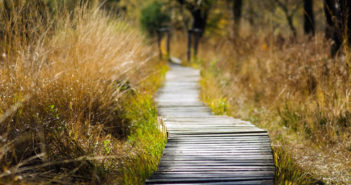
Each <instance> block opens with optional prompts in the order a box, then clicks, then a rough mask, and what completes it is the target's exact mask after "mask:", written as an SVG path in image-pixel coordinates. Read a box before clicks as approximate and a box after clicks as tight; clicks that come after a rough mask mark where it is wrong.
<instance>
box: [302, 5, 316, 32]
mask: <svg viewBox="0 0 351 185" xmlns="http://www.w3.org/2000/svg"><path fill="white" fill-rule="evenodd" d="M303 8H304V31H305V34H307V35H309V34H312V35H314V34H315V21H314V13H313V0H304V1H303Z"/></svg>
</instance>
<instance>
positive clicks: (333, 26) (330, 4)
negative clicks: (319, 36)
mask: <svg viewBox="0 0 351 185" xmlns="http://www.w3.org/2000/svg"><path fill="white" fill-rule="evenodd" d="M274 1H275V3H276V4H277V6H278V7H280V8H281V9H282V10H283V12H284V14H285V17H286V20H287V22H288V25H289V27H290V29H291V31H292V33H293V35H294V37H296V35H297V31H296V28H295V26H294V24H293V16H294V14H295V12H296V11H297V10H298V8H299V6H295V7H294V8H290V7H289V6H287V4H285V3H284V2H283V1H282V0H274ZM232 2H233V4H232V6H233V7H232V10H233V18H234V20H233V21H234V27H233V32H234V34H235V36H238V30H239V28H240V19H241V15H242V7H243V1H242V0H232ZM301 2H302V3H303V13H304V16H303V17H304V25H303V28H304V33H305V34H306V35H311V36H314V34H315V18H314V12H313V6H314V5H313V4H314V0H302V1H301ZM324 13H325V18H326V30H325V36H326V38H327V39H331V40H332V41H333V44H332V47H331V51H330V52H331V55H332V56H333V57H334V56H335V55H336V54H337V53H338V51H339V50H340V48H341V47H342V46H343V45H344V46H346V47H350V46H351V0H324Z"/></svg>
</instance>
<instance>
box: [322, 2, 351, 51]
mask: <svg viewBox="0 0 351 185" xmlns="http://www.w3.org/2000/svg"><path fill="white" fill-rule="evenodd" d="M334 2H335V4H337V6H335V15H334V16H333V17H332V22H333V36H332V39H333V44H332V46H331V55H332V56H333V57H334V56H335V55H336V54H337V52H338V51H339V49H340V48H341V46H342V45H343V42H344V41H345V42H344V43H345V44H346V46H347V47H350V46H351V2H350V1H349V0H335V1H334ZM327 21H328V20H327Z"/></svg>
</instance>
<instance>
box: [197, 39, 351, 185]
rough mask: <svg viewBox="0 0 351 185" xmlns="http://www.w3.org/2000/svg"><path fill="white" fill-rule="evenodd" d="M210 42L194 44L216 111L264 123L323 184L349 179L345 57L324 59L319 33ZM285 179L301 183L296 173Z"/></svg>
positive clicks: (325, 49) (350, 152)
mask: <svg viewBox="0 0 351 185" xmlns="http://www.w3.org/2000/svg"><path fill="white" fill-rule="evenodd" d="M213 41H214V40H210V41H208V42H207V43H205V44H203V45H202V48H201V50H200V51H201V53H200V58H201V59H202V60H205V62H204V61H202V60H199V61H197V62H199V63H201V64H202V67H203V74H204V75H205V76H204V79H205V81H206V82H204V84H203V86H204V87H205V88H203V90H204V91H203V95H202V97H203V99H204V100H205V101H207V102H208V103H209V104H210V105H211V103H212V104H213V105H212V107H213V108H216V107H217V109H218V110H219V112H223V110H224V113H226V114H229V115H232V116H236V117H241V118H244V119H249V120H250V121H252V122H254V123H255V124H257V125H258V126H260V127H263V128H265V129H267V130H268V131H269V132H270V136H271V138H272V141H273V143H272V144H273V146H274V147H276V148H277V150H279V151H284V152H283V153H288V154H289V155H291V156H292V158H293V161H295V162H296V163H297V164H298V166H299V167H300V168H301V169H304V173H306V174H312V175H313V176H314V177H315V178H319V179H323V181H325V182H327V183H339V184H348V183H350V182H351V179H350V166H351V163H350V160H348V159H350V157H351V150H350V146H351V143H350V140H351V134H350V133H351V132H350V129H351V127H350V111H351V107H350V100H349V95H350V90H351V86H350V83H349V77H350V74H349V72H350V67H349V66H350V64H349V60H348V58H347V57H346V58H345V57H342V56H341V57H339V58H336V59H335V60H334V59H330V57H329V55H328V53H329V42H328V41H326V40H325V39H324V38H323V36H322V35H317V36H316V37H315V38H312V39H308V38H299V39H298V40H297V41H289V40H286V39H284V38H282V37H274V36H260V35H256V36H253V35H252V36H250V37H247V38H242V39H237V40H235V41H232V42H230V41H225V40H222V41H218V40H217V42H213ZM209 79H214V81H213V82H211V83H210V84H209V83H208V82H207V81H209ZM218 89H219V90H218ZM226 109H228V110H227V111H225V110H226ZM288 166H289V165H288ZM290 168H291V169H290V170H292V171H293V170H295V169H296V168H294V167H291V166H290ZM285 175H286V174H285ZM302 175H303V174H302ZM294 180H296V181H294ZM285 182H287V183H289V182H294V183H295V184H301V181H298V180H297V178H295V179H294V177H291V178H290V179H289V177H285V180H284V178H283V181H282V183H285Z"/></svg>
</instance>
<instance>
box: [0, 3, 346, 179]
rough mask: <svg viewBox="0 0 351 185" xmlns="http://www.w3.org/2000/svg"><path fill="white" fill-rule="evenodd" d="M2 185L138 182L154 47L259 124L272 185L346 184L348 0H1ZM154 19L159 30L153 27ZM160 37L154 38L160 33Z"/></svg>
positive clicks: (152, 142)
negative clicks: (269, 154)
mask: <svg viewBox="0 0 351 185" xmlns="http://www.w3.org/2000/svg"><path fill="white" fill-rule="evenodd" d="M0 11H1V15H0V16H1V19H0V53H1V56H0V184H16V183H19V182H24V183H29V184H37V183H43V182H46V183H59V184H70V183H72V184H73V183H83V184H84V183H91V184H96V183H99V184H141V183H142V182H143V180H144V179H145V178H147V176H148V175H150V174H151V173H152V171H154V170H155V169H156V168H157V161H158V160H159V157H160V155H161V154H162V149H163V146H164V143H165V136H164V133H162V132H160V131H159V126H160V125H159V122H158V121H157V115H156V112H157V111H156V109H155V107H154V105H153V103H152V96H153V94H154V93H155V91H156V90H157V87H159V85H161V82H162V79H163V75H164V74H165V72H166V70H167V66H166V64H165V62H164V61H163V60H162V61H160V59H159V58H158V57H157V55H158V53H155V52H154V51H157V49H156V48H157V39H158V36H160V34H161V32H160V31H161V30H163V31H165V30H166V31H167V30H168V31H169V33H170V35H171V40H170V47H171V49H170V52H169V53H167V49H166V45H167V43H166V37H163V39H161V40H160V42H159V44H160V48H161V49H160V50H161V52H162V54H163V55H165V56H164V58H167V57H169V56H175V57H178V58H180V59H182V61H183V64H184V65H190V66H193V67H196V68H199V69H201V74H202V81H201V85H202V95H201V97H202V99H203V101H204V102H206V103H207V104H208V105H209V106H210V107H211V108H212V110H213V111H214V112H215V113H217V114H227V115H230V116H234V117H239V118H242V119H246V120H250V121H251V122H253V123H254V124H256V125H258V126H259V127H262V128H265V129H267V130H268V131H269V134H270V137H271V140H272V146H273V149H274V151H275V154H274V155H275V163H276V164H275V165H276V183H277V184H324V183H325V184H350V183H351V161H350V159H351V126H350V125H351V124H350V120H351V104H350V103H351V102H350V98H349V97H350V92H351V84H350V75H351V74H350V72H351V64H350V61H351V58H350V56H351V55H350V47H349V46H350V43H351V40H350V38H351V2H349V1H348V0H323V1H322V0H33V1H25V0H0ZM160 29H161V30H160ZM163 35H164V34H163Z"/></svg>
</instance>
